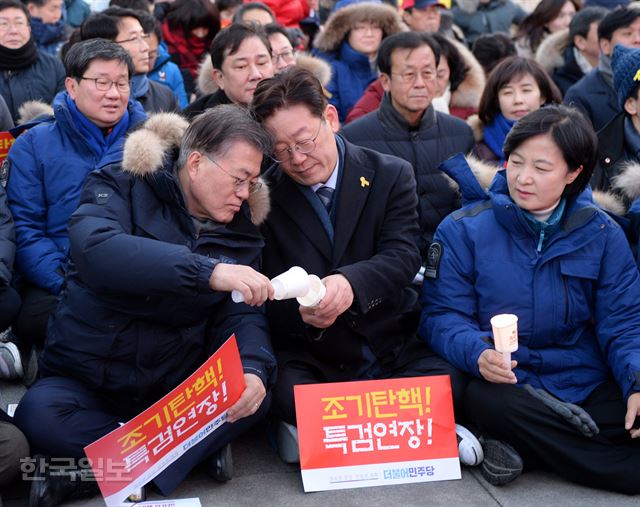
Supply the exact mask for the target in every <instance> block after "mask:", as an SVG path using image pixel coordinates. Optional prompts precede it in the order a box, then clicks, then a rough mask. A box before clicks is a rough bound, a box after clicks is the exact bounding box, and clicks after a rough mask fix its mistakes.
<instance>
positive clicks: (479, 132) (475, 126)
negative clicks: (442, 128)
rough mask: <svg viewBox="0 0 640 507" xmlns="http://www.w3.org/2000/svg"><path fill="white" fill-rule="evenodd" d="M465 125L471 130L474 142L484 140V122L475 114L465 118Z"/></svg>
mask: <svg viewBox="0 0 640 507" xmlns="http://www.w3.org/2000/svg"><path fill="white" fill-rule="evenodd" d="M467 125H469V126H470V127H471V130H472V131H473V139H474V140H475V142H476V143H479V142H481V141H484V123H482V120H481V119H480V117H479V116H478V115H477V114H473V115H471V116H469V118H467Z"/></svg>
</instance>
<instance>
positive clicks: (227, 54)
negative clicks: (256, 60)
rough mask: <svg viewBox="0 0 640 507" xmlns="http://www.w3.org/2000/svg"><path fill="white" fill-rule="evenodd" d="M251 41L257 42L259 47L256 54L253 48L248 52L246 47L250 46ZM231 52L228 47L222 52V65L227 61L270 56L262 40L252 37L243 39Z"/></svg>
mask: <svg viewBox="0 0 640 507" xmlns="http://www.w3.org/2000/svg"><path fill="white" fill-rule="evenodd" d="M253 41H257V42H258V43H259V45H260V49H259V50H258V52H255V51H254V50H253V48H252V49H251V50H249V48H248V47H247V45H248V44H251V43H252V42H253ZM231 50H232V48H230V47H229V48H226V49H225V50H224V52H223V56H224V58H223V60H222V64H223V65H224V63H225V62H226V61H227V60H228V61H230V62H233V61H237V60H244V59H247V60H248V59H250V58H251V57H259V56H262V55H263V54H264V55H266V56H270V54H269V50H268V48H267V47H266V46H265V45H264V43H263V42H262V40H260V38H258V37H256V36H253V35H252V36H251V37H246V38H245V39H243V40H242V42H241V43H240V44H239V45H238V47H237V49H236V50H235V51H234V52H233V53H231Z"/></svg>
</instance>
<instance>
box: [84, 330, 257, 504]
mask: <svg viewBox="0 0 640 507" xmlns="http://www.w3.org/2000/svg"><path fill="white" fill-rule="evenodd" d="M244 389H245V382H244V373H243V369H242V363H241V362H240V354H239V352H238V345H237V344H236V338H235V335H232V336H231V338H229V339H228V340H227V341H226V342H225V343H224V344H223V345H222V347H220V348H219V349H218V350H217V351H216V353H215V354H213V355H212V356H211V357H210V358H209V359H208V360H207V361H206V362H205V363H204V364H203V365H202V366H201V367H200V368H198V369H197V370H196V371H195V372H194V373H193V374H192V375H191V376H190V377H189V378H188V379H186V380H185V381H184V382H182V384H180V385H179V386H178V387H176V388H175V389H174V390H173V391H171V392H170V393H169V394H167V395H166V396H164V397H163V398H162V399H161V400H160V401H158V402H156V403H155V404H153V405H152V406H151V407H149V408H148V409H147V410H145V411H144V412H142V413H141V414H139V415H137V416H136V417H134V418H133V419H132V420H130V421H129V422H127V423H126V424H124V425H123V426H121V427H119V428H118V429H116V430H114V431H112V432H111V433H109V434H108V435H105V436H104V437H102V438H101V439H99V440H96V441H95V442H94V443H92V444H90V445H88V446H87V447H85V448H84V451H85V453H86V455H87V457H88V458H89V459H90V460H91V467H92V468H93V472H94V474H95V476H96V480H97V481H98V485H99V486H100V491H101V492H102V496H103V497H104V501H105V503H106V504H107V507H112V506H117V505H119V504H120V503H121V502H123V501H124V500H125V499H126V498H127V496H129V492H130V491H134V490H136V489H140V488H141V487H142V486H144V485H145V484H147V483H148V482H149V481H151V480H152V479H153V478H154V477H156V476H157V475H158V474H159V473H160V472H162V471H163V470H164V469H165V468H167V467H168V466H169V465H171V463H173V462H174V461H176V460H177V459H178V458H179V457H180V456H182V455H183V454H184V453H185V452H187V450H189V449H190V448H191V447H193V446H194V445H197V444H198V443H199V442H201V441H202V440H203V439H204V438H206V437H207V436H209V435H210V434H211V433H213V432H214V431H215V430H216V429H217V428H219V427H220V426H221V425H222V424H224V423H225V421H226V418H227V409H228V408H229V407H231V405H233V404H234V403H235V402H236V401H237V400H238V398H240V395H241V394H242V392H243V391H244ZM136 505H141V504H136Z"/></svg>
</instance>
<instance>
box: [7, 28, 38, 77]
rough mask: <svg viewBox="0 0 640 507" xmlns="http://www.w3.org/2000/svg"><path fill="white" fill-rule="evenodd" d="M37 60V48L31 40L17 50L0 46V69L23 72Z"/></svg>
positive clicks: (32, 39)
mask: <svg viewBox="0 0 640 507" xmlns="http://www.w3.org/2000/svg"><path fill="white" fill-rule="evenodd" d="M37 59H38V47H37V46H36V42H35V40H34V38H33V36H31V38H30V39H29V40H28V41H27V42H26V43H25V44H24V45H23V46H21V47H19V48H18V49H11V48H8V47H6V46H2V45H0V69H2V70H23V69H27V68H29V67H31V66H32V65H33V64H34V63H36V60H37Z"/></svg>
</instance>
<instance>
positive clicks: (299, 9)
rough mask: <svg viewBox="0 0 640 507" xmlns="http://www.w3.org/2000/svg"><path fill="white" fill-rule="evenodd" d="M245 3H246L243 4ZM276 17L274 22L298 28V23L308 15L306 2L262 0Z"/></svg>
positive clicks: (297, 0) (298, 0)
mask: <svg viewBox="0 0 640 507" xmlns="http://www.w3.org/2000/svg"><path fill="white" fill-rule="evenodd" d="M245 3H246V2H245ZM261 3H263V4H265V5H266V6H267V7H269V8H270V9H271V10H272V11H273V13H274V14H275V15H276V21H277V22H278V23H280V24H281V25H283V26H286V27H296V28H299V27H300V21H302V20H303V19H304V18H306V17H307V16H308V15H309V3H308V2H307V0H263V1H262V2H261Z"/></svg>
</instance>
